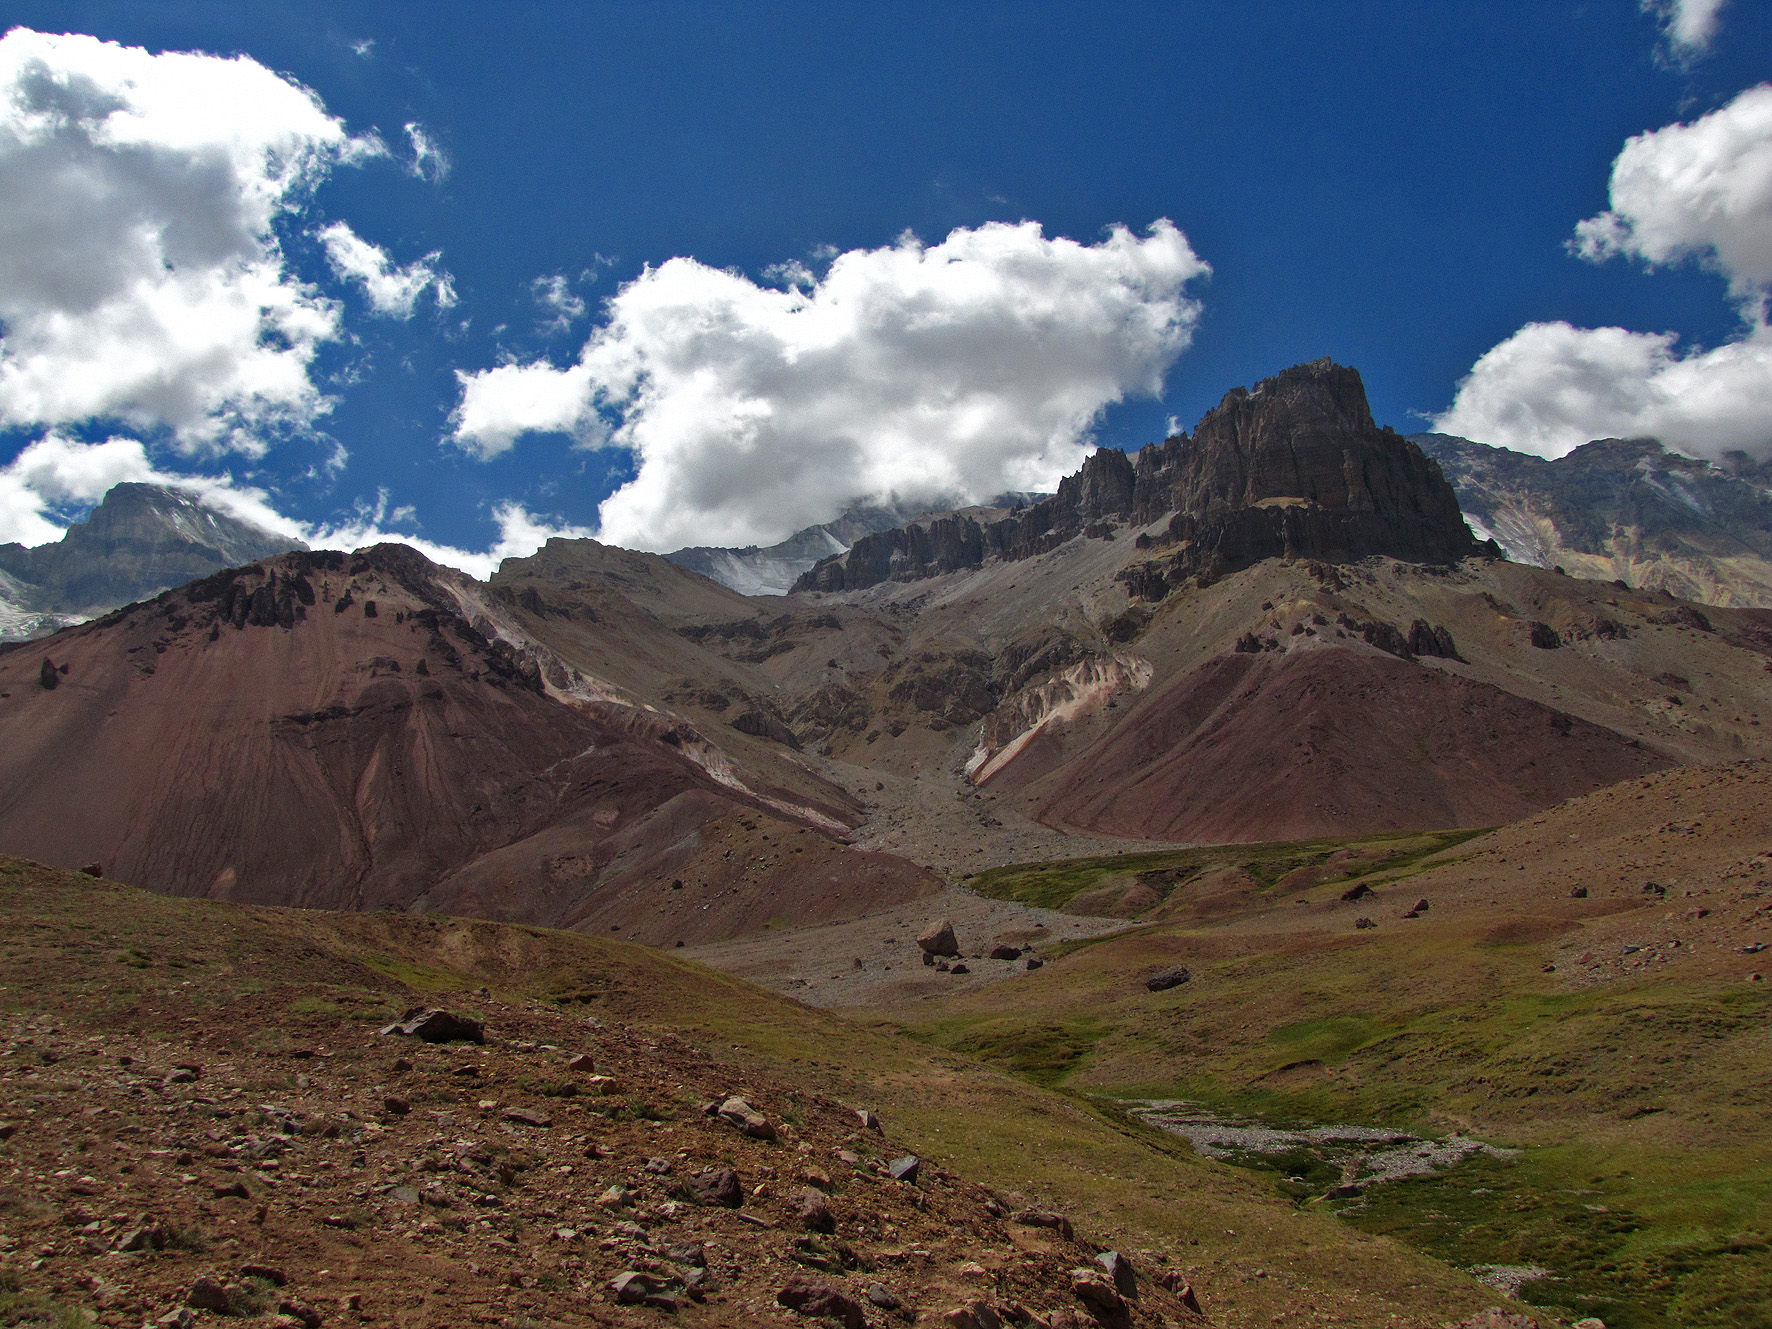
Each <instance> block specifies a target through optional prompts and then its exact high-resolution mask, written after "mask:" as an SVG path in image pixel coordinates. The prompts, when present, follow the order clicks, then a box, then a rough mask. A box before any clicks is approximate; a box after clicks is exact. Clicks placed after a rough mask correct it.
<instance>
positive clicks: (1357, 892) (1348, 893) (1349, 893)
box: [1341, 882, 1378, 901]
mask: <svg viewBox="0 0 1772 1329" xmlns="http://www.w3.org/2000/svg"><path fill="white" fill-rule="evenodd" d="M1377 894H1378V892H1377V891H1375V890H1373V889H1372V888H1371V887H1370V886H1368V885H1367V884H1366V883H1365V882H1361V883H1360V884H1359V885H1358V886H1355V887H1352V888H1351V889H1349V890H1345V891H1343V892H1342V893H1341V898H1342V899H1343V900H1344V901H1350V900H1364V899H1365V898H1366V897H1367V896H1368V895H1377Z"/></svg>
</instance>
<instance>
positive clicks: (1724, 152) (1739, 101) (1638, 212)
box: [1570, 84, 1772, 303]
mask: <svg viewBox="0 0 1772 1329" xmlns="http://www.w3.org/2000/svg"><path fill="white" fill-rule="evenodd" d="M1611 203H1612V206H1611V207H1610V208H1608V209H1607V210H1606V211H1605V212H1602V213H1600V214H1599V216H1597V217H1590V218H1588V219H1587V220H1586V221H1584V222H1582V223H1581V224H1580V225H1578V226H1577V227H1576V228H1575V238H1574V240H1572V241H1571V242H1570V243H1571V247H1572V248H1573V249H1574V250H1575V251H1576V252H1577V253H1578V254H1580V255H1581V256H1582V257H1583V258H1587V259H1592V260H1595V261H1600V260H1603V259H1606V258H1609V257H1611V256H1613V255H1623V256H1626V257H1630V258H1637V259H1641V260H1642V261H1644V262H1645V263H1649V264H1666V263H1677V262H1680V261H1682V260H1685V259H1696V260H1697V261H1699V262H1701V263H1703V264H1705V265H1706V266H1708V267H1711V268H1714V269H1715V270H1716V271H1718V272H1721V273H1722V274H1723V275H1724V276H1725V277H1726V278H1728V281H1729V292H1730V295H1731V296H1732V297H1733V298H1735V299H1736V300H1738V301H1742V302H1744V303H1747V302H1758V301H1760V300H1763V299H1764V297H1765V293H1766V289H1767V286H1768V284H1769V283H1772V85H1767V84H1761V85H1760V86H1758V87H1754V88H1749V89H1748V90H1747V91H1745V92H1743V93H1741V94H1740V95H1739V96H1737V97H1736V98H1735V99H1734V100H1733V101H1731V102H1730V103H1729V104H1728V105H1726V106H1722V107H1719V108H1718V109H1717V110H1715V111H1712V112H1711V113H1710V114H1709V115H1706V116H1703V117H1701V118H1700V119H1697V120H1694V121H1693V122H1692V123H1691V124H1674V125H1667V126H1665V127H1664V128H1661V129H1656V130H1652V131H1650V132H1649V133H1647V134H1639V135H1637V136H1636V137H1635V138H1633V139H1631V140H1629V141H1628V142H1627V143H1626V144H1625V145H1624V150H1623V151H1621V152H1620V153H1619V154H1618V156H1617V158H1616V159H1615V160H1614V161H1613V163H1612V186H1611Z"/></svg>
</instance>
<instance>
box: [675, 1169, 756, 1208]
mask: <svg viewBox="0 0 1772 1329" xmlns="http://www.w3.org/2000/svg"><path fill="white" fill-rule="evenodd" d="M689 1190H690V1193H691V1194H692V1195H693V1196H694V1197H695V1202H696V1203H697V1204H708V1205H719V1206H720V1207H721V1208H724V1209H737V1208H738V1207H739V1206H740V1205H742V1204H743V1203H744V1188H743V1187H742V1186H741V1185H739V1181H738V1173H736V1172H734V1171H733V1170H732V1169H731V1168H729V1167H721V1168H710V1169H708V1171H706V1172H701V1173H697V1174H696V1175H695V1176H693V1177H691V1178H690V1179H689Z"/></svg>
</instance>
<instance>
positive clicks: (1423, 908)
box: [1409, 900, 1427, 914]
mask: <svg viewBox="0 0 1772 1329" xmlns="http://www.w3.org/2000/svg"><path fill="white" fill-rule="evenodd" d="M1409 907H1410V908H1411V909H1413V910H1414V911H1415V912H1416V913H1418V914H1425V913H1426V912H1427V901H1426V900H1417V901H1416V902H1415V903H1414V904H1412V905H1411V906H1409Z"/></svg>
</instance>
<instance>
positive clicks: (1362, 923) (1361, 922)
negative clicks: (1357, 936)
mask: <svg viewBox="0 0 1772 1329" xmlns="http://www.w3.org/2000/svg"><path fill="white" fill-rule="evenodd" d="M1354 926H1355V927H1356V928H1375V927H1377V926H1378V924H1376V923H1374V922H1373V921H1372V920H1371V919H1369V918H1356V919H1355V920H1354Z"/></svg>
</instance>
